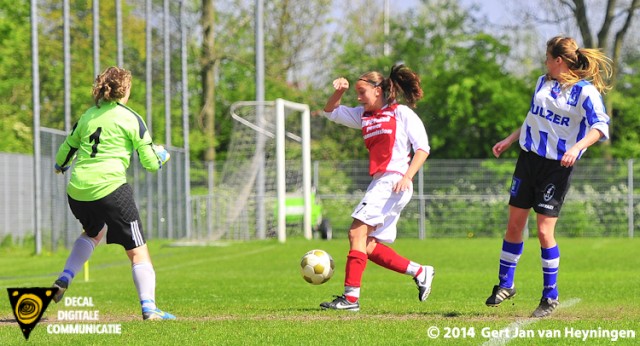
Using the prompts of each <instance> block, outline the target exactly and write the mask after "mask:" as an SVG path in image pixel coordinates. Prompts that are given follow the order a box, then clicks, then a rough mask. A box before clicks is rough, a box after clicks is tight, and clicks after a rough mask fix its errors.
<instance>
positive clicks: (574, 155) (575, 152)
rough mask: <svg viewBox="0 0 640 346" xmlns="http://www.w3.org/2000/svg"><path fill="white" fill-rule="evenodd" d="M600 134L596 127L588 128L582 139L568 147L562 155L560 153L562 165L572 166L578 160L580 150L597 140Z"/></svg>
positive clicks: (600, 136)
mask: <svg viewBox="0 0 640 346" xmlns="http://www.w3.org/2000/svg"><path fill="white" fill-rule="evenodd" d="M602 136H604V135H603V134H602V132H600V130H598V129H591V130H589V132H587V135H586V136H584V138H583V139H581V140H580V141H578V142H577V143H576V144H575V145H574V146H572V147H571V148H569V150H567V152H565V153H564V155H562V159H561V160H560V164H561V165H562V166H564V167H571V166H573V165H574V164H575V163H576V160H578V157H579V156H580V152H581V151H583V150H584V149H586V148H588V147H590V146H591V145H593V144H595V143H596V142H598V141H599V140H600V139H601V138H602Z"/></svg>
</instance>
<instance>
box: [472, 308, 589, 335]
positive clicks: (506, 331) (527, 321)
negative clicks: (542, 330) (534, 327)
mask: <svg viewBox="0 0 640 346" xmlns="http://www.w3.org/2000/svg"><path fill="white" fill-rule="evenodd" d="M579 302H580V298H571V299H569V300H567V301H563V302H561V303H560V305H558V309H564V308H569V307H572V306H574V305H576V304H578V303H579ZM538 321H540V318H533V317H531V318H524V319H521V320H516V321H515V322H513V323H511V324H510V325H508V326H506V327H505V328H502V329H501V330H500V333H499V334H498V335H513V334H515V330H516V329H519V330H523V329H524V327H526V326H528V325H531V324H534V323H536V322H538ZM511 339H513V338H512V337H497V338H491V339H489V340H487V341H485V342H484V343H483V344H482V345H483V346H499V345H506V344H507V343H508V342H509V341H510V340H511Z"/></svg>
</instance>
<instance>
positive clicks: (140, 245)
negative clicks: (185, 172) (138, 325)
mask: <svg viewBox="0 0 640 346" xmlns="http://www.w3.org/2000/svg"><path fill="white" fill-rule="evenodd" d="M130 94H131V72H130V71H128V70H125V69H122V68H119V67H109V68H107V69H106V70H105V71H104V72H102V73H101V74H100V75H99V76H97V77H96V80H95V84H94V86H93V99H94V102H95V106H93V107H91V108H89V109H88V110H87V111H86V112H85V113H84V114H83V115H82V116H81V117H80V120H78V122H77V123H76V124H75V125H74V127H73V129H72V130H71V133H70V134H69V135H68V136H67V138H66V139H65V141H64V142H63V143H62V145H61V146H60V148H59V149H58V153H57V154H56V163H55V171H56V173H64V172H65V171H66V170H68V169H69V167H70V166H71V163H72V162H73V160H74V158H76V163H75V166H74V168H73V171H72V173H71V179H70V181H69V184H68V186H67V197H68V201H69V207H70V208H71V211H72V212H73V215H74V216H75V217H76V218H77V219H78V220H79V221H80V223H81V224H82V228H83V229H84V232H83V233H82V234H81V235H80V236H79V237H78V239H77V240H76V241H75V243H74V245H73V249H72V250H71V253H70V254H69V257H68V258H67V262H66V264H65V266H64V271H63V272H62V273H61V274H60V276H59V277H58V279H57V280H56V281H55V283H54V287H57V288H58V292H57V293H56V294H55V296H54V301H55V302H59V301H60V300H61V299H62V296H63V295H64V293H65V291H66V290H67V288H68V287H69V284H70V283H71V282H72V281H73V278H74V277H75V275H76V274H77V273H78V271H79V270H80V268H82V266H83V265H84V263H85V262H86V261H87V260H88V259H89V257H90V256H91V254H92V253H93V250H94V249H95V247H96V246H97V245H98V244H99V243H100V241H101V240H102V238H103V237H104V236H105V234H106V237H107V239H106V240H107V243H115V244H120V245H122V246H123V247H124V249H125V250H126V253H127V256H128V257H129V259H130V260H131V265H132V266H131V271H132V274H133V282H134V284H135V286H136V289H137V291H138V296H139V301H140V305H141V309H142V318H143V319H144V320H149V319H175V316H173V315H171V314H169V313H166V312H164V311H162V310H160V309H158V307H157V306H156V303H155V286H156V275H155V271H154V269H153V265H152V264H151V257H150V256H149V250H148V248H147V245H146V242H145V238H144V235H143V228H142V223H141V220H140V216H139V214H138V209H137V207H136V204H135V201H134V198H133V190H132V188H131V186H130V185H129V184H127V180H126V170H127V167H129V163H130V159H131V156H132V154H133V152H134V151H136V152H137V153H138V158H139V159H140V162H141V163H142V166H143V167H144V168H145V169H146V170H148V171H151V172H155V171H157V170H158V169H160V168H162V165H164V164H165V163H166V162H167V161H168V160H169V157H170V156H169V153H168V152H167V151H166V150H165V149H164V148H163V147H162V146H155V145H154V144H153V142H152V140H151V135H150V134H149V132H148V131H147V127H146V125H145V123H144V121H143V120H142V118H141V117H140V115H138V114H137V113H136V112H135V111H133V110H132V109H131V108H129V107H127V106H125V104H126V103H127V101H128V100H129V95H130Z"/></svg>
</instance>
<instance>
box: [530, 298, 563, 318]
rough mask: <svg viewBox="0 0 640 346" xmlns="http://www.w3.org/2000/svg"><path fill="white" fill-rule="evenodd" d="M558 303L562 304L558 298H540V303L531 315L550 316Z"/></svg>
mask: <svg viewBox="0 0 640 346" xmlns="http://www.w3.org/2000/svg"><path fill="white" fill-rule="evenodd" d="M558 305H560V301H559V300H558V299H551V298H545V297H542V299H540V305H538V307H537V308H536V309H535V310H534V311H533V313H532V314H531V317H546V316H549V315H550V314H551V313H552V312H553V310H555V309H556V308H557V307H558Z"/></svg>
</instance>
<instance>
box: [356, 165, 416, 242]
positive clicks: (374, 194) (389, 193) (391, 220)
mask: <svg viewBox="0 0 640 346" xmlns="http://www.w3.org/2000/svg"><path fill="white" fill-rule="evenodd" d="M400 179H402V175H400V174H398V173H384V174H382V175H381V176H380V177H375V178H374V179H373V181H371V183H370V184H369V187H368V188H367V192H366V193H365V195H364V197H363V198H362V200H361V201H360V203H359V204H358V206H357V207H356V209H355V210H354V211H353V214H351V217H353V218H354V219H357V220H360V221H362V222H363V223H365V224H367V225H369V226H373V227H375V230H374V231H373V232H372V233H371V234H369V236H370V237H374V238H376V239H377V240H379V241H381V242H385V243H393V242H394V241H395V240H396V235H397V233H398V232H397V230H396V224H397V223H398V219H399V218H400V213H401V212H402V209H404V207H405V206H406V205H407V203H409V201H410V200H411V196H412V195H413V185H412V186H411V187H410V188H409V189H408V190H407V191H404V192H399V193H395V192H393V185H394V184H395V183H397V182H398V181H399V180H400Z"/></svg>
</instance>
